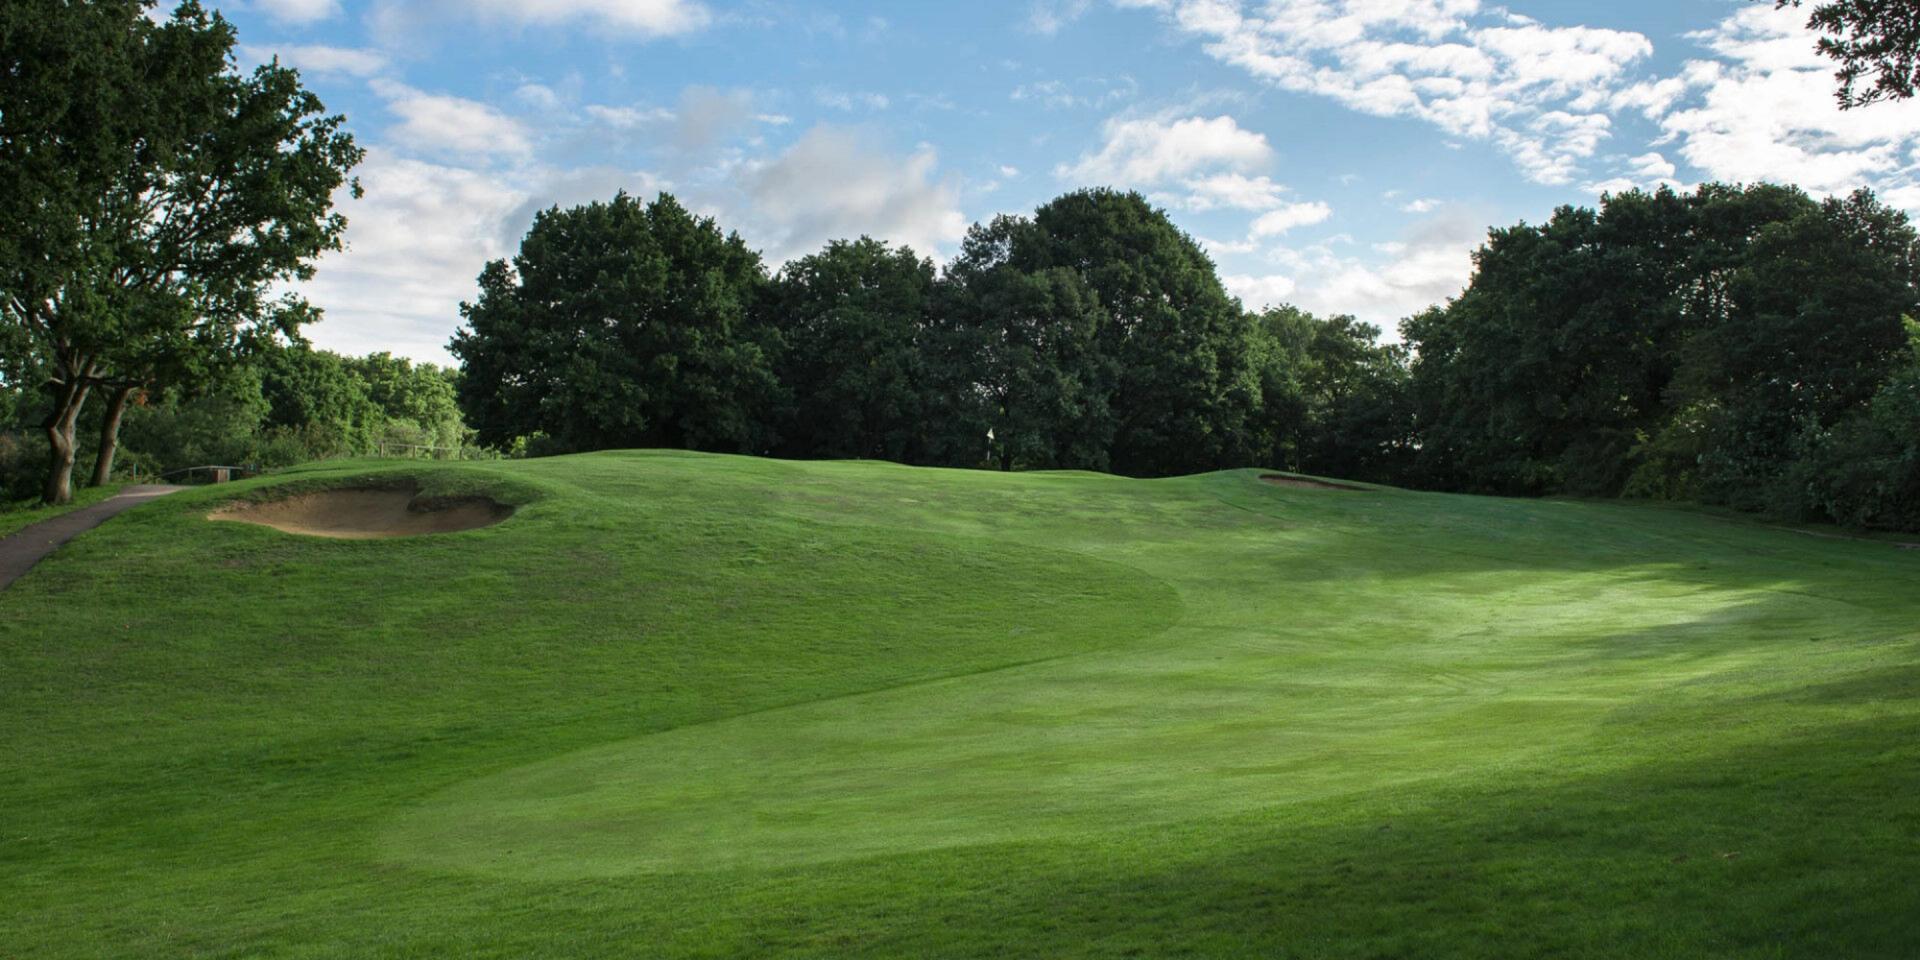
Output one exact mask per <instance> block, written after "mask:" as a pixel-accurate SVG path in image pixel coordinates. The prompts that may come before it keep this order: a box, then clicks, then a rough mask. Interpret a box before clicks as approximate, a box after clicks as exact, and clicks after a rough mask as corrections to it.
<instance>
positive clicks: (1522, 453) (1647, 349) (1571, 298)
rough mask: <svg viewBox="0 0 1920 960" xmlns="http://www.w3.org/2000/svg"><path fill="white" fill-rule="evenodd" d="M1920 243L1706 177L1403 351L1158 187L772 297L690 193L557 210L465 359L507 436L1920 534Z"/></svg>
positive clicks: (1508, 271)
mask: <svg viewBox="0 0 1920 960" xmlns="http://www.w3.org/2000/svg"><path fill="white" fill-rule="evenodd" d="M1914 252H1915V237H1914V231H1913V229H1912V227H1911V226H1910V225H1909V224H1908V223H1907V220H1906V218H1905V217H1904V216H1903V215H1901V214H1899V213H1898V212H1895V211H1893V210H1890V209H1888V208H1887V207H1885V206H1884V205H1882V204H1881V203H1879V202H1878V201H1877V200H1875V199H1874V198H1873V197H1872V196H1871V195H1868V194H1865V193H1861V194H1856V195H1854V196H1852V197H1848V198H1844V199H1832V200H1827V201H1815V200H1813V199H1811V198H1809V197H1808V196H1806V195H1805V194H1804V193H1801V192H1800V191H1798V190H1794V189H1792V188H1787V187H1778V186H1771V185H1757V186H1752V187H1731V186H1724V185H1718V184H1712V185H1707V186H1704V187H1701V188H1699V189H1698V190H1697V191H1695V192H1693V193H1690V194H1679V193H1675V192H1673V191H1670V190H1662V191H1659V192H1655V193H1646V192H1638V191H1635V192H1629V193H1624V194H1620V195H1617V196H1611V197H1608V198H1606V199H1605V200H1604V201H1603V202H1602V204H1601V205H1600V207H1599V208H1598V209H1586V208H1579V207H1566V208H1562V209H1561V210H1559V211H1557V212H1556V213H1555V214H1554V216H1553V217H1552V218H1551V219H1550V220H1549V221H1547V222H1546V223H1544V224H1539V225H1529V224H1519V225H1516V226H1513V227H1510V228H1505V229H1500V230H1495V231H1493V232H1492V233H1491V235H1490V236H1489V237H1488V240H1487V242H1486V244H1485V245H1484V246H1483V247H1482V248H1481V249H1480V250H1479V251H1478V252H1477V253H1476V255H1475V272H1474V277H1473V280H1472V283H1471V285H1470V286H1469V287H1468V289H1467V290H1466V291H1465V292H1464V293H1463V294H1462V295H1461V296H1460V297H1459V298H1457V299H1456V300H1454V301H1452V302H1450V303H1448V304H1446V305H1443V306H1439V307H1435V308H1432V309H1430V310H1428V311H1425V312H1423V313H1421V314H1420V315H1418V316H1415V317H1412V318H1409V319H1408V320H1407V321H1406V322H1405V323H1404V325H1403V328H1402V333H1403V339H1404V342H1403V343H1382V342H1381V340H1380V331H1379V330H1378V329H1376V328H1374V327H1371V326H1368V325H1366V324H1361V323H1358V322H1356V321H1354V320H1353V319H1352V318H1350V317H1344V316H1336V317H1330V318H1320V317H1315V316H1312V315H1310V314H1308V313H1305V312H1303V311H1300V310H1297V309H1294V308H1291V307H1280V308H1275V309H1271V310H1268V311H1266V312H1264V313H1257V314H1256V313H1250V312H1248V311H1246V310H1245V309H1243V308H1242V307H1241V305H1240V304H1239V303H1238V302H1237V301H1235V300H1234V299H1233V298H1232V297H1230V296H1229V295H1228V294H1227V293H1226V292H1225V290H1224V289H1223V288H1222V286H1221V284H1220V281H1219V278H1218V276H1217V275H1216V273H1215V270H1214V267H1213V264H1212V263H1211V262H1210V261H1209V260H1208V258H1207V257H1206V255H1205V254H1204V252H1203V251H1202V250H1201V249H1200V248H1199V246H1198V245H1197V244H1196V243H1195V242H1194V241H1193V239H1192V238H1191V237H1189V236H1187V235H1186V234H1184V233H1182V232H1181V231H1180V230H1179V229H1178V228H1177V227H1175V226H1174V225H1173V224H1172V223H1171V222H1170V221H1169V220H1168V219H1167V217H1166V215H1165V214H1164V212H1162V211H1160V210H1157V209H1155V208H1154V207H1153V206H1152V205H1151V204H1149V203H1148V202H1147V201H1146V200H1144V199H1143V198H1142V197H1140V196H1139V195H1137V194H1132V193H1122V192H1116V191H1111V190H1083V191H1078V192H1074V193H1069V194H1067V195H1065V196H1062V197H1059V198H1057V199H1055V200H1053V201H1052V202H1050V203H1048V204H1046V205H1045V206H1042V207H1041V208H1040V209H1039V210H1037V211H1035V212H1034V214H1033V215H1032V216H1022V217H1005V216H1003V217H998V218H996V219H994V220H993V221H991V222H989V223H985V224H980V225H976V226H975V227H974V228H973V229H972V230H971V231H970V232H969V233H968V234H967V237H966V239H965V240H964V242H963V243H962V245H961V248H960V251H959V254H958V255H957V256H956V257H955V258H954V259H953V260H952V261H951V262H950V263H948V264H947V265H946V266H945V268H944V269H941V270H936V269H935V267H934V265H933V264H932V263H931V262H929V261H928V260H926V259H924V258H922V257H920V256H918V255H917V254H915V253H914V252H913V251H911V250H907V249H902V248H894V247H890V246H888V245H886V244H884V243H880V242H878V241H875V240H871V239H864V238H863V239H860V240H857V241H839V242H834V243H831V244H829V245H828V246H827V247H826V248H825V249H823V250H821V251H819V252H817V253H814V254H812V255H809V256H805V257H801V258H799V259H796V260H794V261H792V262H790V263H788V264H787V265H786V266H785V267H784V268H782V269H781V270H780V271H779V272H778V273H777V274H772V275H769V273H768V271H767V270H766V268H765V267H764V265H763V264H762V263H761V262H760V260H759V258H758V256H757V255H756V254H754V253H753V252H752V251H751V250H749V249H748V248H747V247H746V245H745V244H744V243H743V242H741V240H740V239H739V237H738V236H736V235H730V234H724V233H723V232H722V231H721V229H720V227H719V226H718V225H717V224H716V223H714V222H713V221H712V220H709V219H705V218H701V217H696V216H694V215H693V214H691V213H689V212H687V211H686V210H685V209H684V208H683V207H681V206H680V205H679V204H678V203H676V202H674V200H673V199H672V198H671V197H666V196H662V197H660V198H659V199H657V200H655V201H654V202H653V203H651V204H645V203H642V202H640V201H637V200H635V199H633V198H631V197H627V196H624V195H622V196H619V197H616V198H615V199H614V200H613V201H612V202H610V203H596V204H590V205H587V206H584V207H577V208H574V209H571V210H558V209H556V210H550V211H547V212H546V213H544V214H542V215H541V216H540V217H538V218H537V219H536V221H535V223H534V225H533V227H532V229H531V230H530V231H529V233H528V235H527V238H526V242H525V243H524V244H523V246H522V249H521V252H520V254H519V256H518V257H516V258H515V259H514V260H513V261H511V262H508V261H500V262H496V263H492V264H489V265H488V266H487V268H486V271H485V272H484V273H483V274H482V277H481V295H480V297H479V299H478V300H476V301H475V302H473V303H470V304H466V305H464V307H463V313H464V315H465V317H466V320H467V326H466V328H464V329H463V330H462V331H461V332H460V334H459V335H458V336H457V337H456V338H455V340H454V343H453V347H452V349H453V351H454V353H455V355H456V356H458V357H460V358H461V360H462V362H463V364H464V368H465V373H466V376H465V377H464V378H463V380H462V387H461V404H462V406H463V408H464V409H465V410H466V412H467V415H468V417H469V419H470V421H471V422H472V423H473V424H474V425H475V427H476V428H477V429H478V430H479V433H480V439H481V440H482V441H483V442H485V443H488V444H492V445H496V446H507V445H511V444H531V445H532V446H533V447H534V448H535V449H540V450H546V451H555V452H558V451H570V450H585V449H595V448H599V447H620V446H685V447H693V448H698V449H707V450H719V451H732V452H745V453H761V454H774V455H779V456H789V457H869V458H878V459H887V460H896V461H900V462H906V463H918V464H938V465H947V466H968V467H974V466H978V467H987V466H990V467H996V468H999V469H1089V470H1107V471H1113V472H1117V473H1124V474H1129V475H1135V476H1163V475H1169V474H1178V473H1189V472H1195V471H1201V470H1208V469H1215V468H1219V467H1226V466H1241V465H1245V464H1250V463H1257V464H1264V465H1270V466H1278V467H1285V468H1289V469H1294V470H1301V471H1305V472H1312V473H1320V474H1327V475H1335V476H1345V477H1352V478H1358V479H1369V480H1380V481H1387V482H1396V483H1402V484H1409V485H1417V486H1424V487H1430V488H1437V489H1450V490H1467V491H1479V492H1495V493H1507V494H1524V495H1540V494H1574V495H1591V496H1618V495H1623V494H1624V495H1631V496H1647V497H1662V498H1674V499H1699V500H1706V501H1710V502H1719V503H1726V504H1731V505H1734V506H1738V507H1742V508H1747V509H1765V510H1771V511H1775V512H1778V513H1789V514H1795V515H1802V516H1810V517H1829V518H1833V519H1838V520H1843V521H1845V522H1849V523H1855V524H1861V525H1868V526H1889V527H1905V528H1913V527H1916V526H1920V496H1917V495H1916V493H1917V492H1920V491H1916V489H1915V483H1916V473H1915V470H1916V467H1915V452H1916V446H1920V423H1916V420H1915V418H1914V417H1913V413H1914V409H1915V404H1916V402H1920V401H1916V399H1915V391H1916V389H1920V387H1916V385H1915V384H1916V381H1920V372H1916V365H1915V359H1914V350H1915V347H1914V345H1913V340H1912V336H1913V334H1912V332H1911V330H1912V328H1911V326H1910V323H1909V322H1908V321H1906V320H1905V319H1904V318H1905V317H1908V316H1910V315H1911V314H1913V313H1915V312H1917V311H1916V302H1915V301H1916V273H1915V269H1916V266H1915V258H1914Z"/></svg>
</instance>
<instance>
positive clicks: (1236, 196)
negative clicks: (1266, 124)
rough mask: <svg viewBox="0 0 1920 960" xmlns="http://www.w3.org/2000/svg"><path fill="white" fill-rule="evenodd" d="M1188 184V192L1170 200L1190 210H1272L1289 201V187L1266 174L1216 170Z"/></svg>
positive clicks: (1186, 185)
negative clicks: (1256, 175)
mask: <svg viewBox="0 0 1920 960" xmlns="http://www.w3.org/2000/svg"><path fill="white" fill-rule="evenodd" d="M1184 186H1185V188H1186V190H1187V193H1186V195H1185V196H1184V197H1173V198H1171V199H1170V200H1169V201H1168V202H1170V203H1172V204H1174V205H1177V206H1182V207H1185V208H1187V209H1188V210H1214V209H1219V208H1232V209H1235V210H1271V209H1273V208H1274V207H1278V206H1280V205H1281V204H1284V203H1286V199H1285V197H1284V194H1285V193H1286V192H1287V188H1286V187H1284V186H1281V185H1280V184H1277V183H1274V182H1273V180H1272V179H1271V178H1268V177H1264V176H1262V177H1249V176H1247V175H1246V174H1242V173H1216V174H1212V175H1210V176H1205V177H1196V178H1193V179H1190V180H1187V181H1186V182H1185V183H1184Z"/></svg>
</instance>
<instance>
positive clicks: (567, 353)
mask: <svg viewBox="0 0 1920 960" xmlns="http://www.w3.org/2000/svg"><path fill="white" fill-rule="evenodd" d="M765 283H766V272H765V270H764V268H762V266H761V264H760V257H759V255H758V254H756V253H754V252H753V251H752V250H749V249H748V248H747V246H746V244H745V243H744V242H742V241H741V240H740V237H739V235H738V234H725V235H723V234H722V233H721V232H720V228H719V227H718V226H716V225H715V224H714V222H713V221H712V220H710V219H707V218H703V217H695V216H694V215H693V214H691V213H688V212H687V210H686V208H684V207H682V206H681V205H680V204H679V203H678V202H677V201H675V200H674V199H673V198H672V197H671V196H668V195H666V194H661V195H660V196H659V198H658V199H656V200H655V201H654V202H653V203H651V204H648V205H646V206H642V205H641V204H640V203H639V202H638V201H636V200H634V199H633V198H632V197H629V196H627V195H626V194H625V193H621V194H619V195H617V196H615V197H614V198H613V200H612V202H609V203H591V204H588V205H586V206H580V207H573V208H571V209H567V210H561V209H559V208H553V209H549V210H546V211H544V212H542V213H540V214H539V215H538V216H536V217H535V218H534V221H533V226H532V227H531V228H530V229H528V231H527V235H526V237H525V239H523V240H522V241H521V244H520V253H519V254H518V255H517V256H515V257H514V258H513V261H512V263H508V262H507V261H505V260H496V261H494V262H493V263H489V264H487V266H486V268H485V269H484V270H483V271H482V272H481V274H480V296H479V299H477V300H475V301H473V302H471V303H463V304H461V305H460V313H461V316H463V317H464V318H465V319H466V326H465V327H463V328H462V329H460V330H459V331H458V332H457V333H455V334H454V338H453V342H452V343H451V345H450V346H449V349H450V350H451V351H452V353H453V355H454V356H455V357H457V358H459V359H460V362H461V377H460V388H459V395H460V405H461V408H462V410H463V411H465V413H466V415H467V418H468V422H469V423H470V424H471V425H472V426H473V427H474V429H475V430H477V431H478V435H479V439H480V441H481V442H482V443H485V444H488V445H490V446H505V445H507V444H510V443H512V442H513V441H514V440H515V439H516V438H519V437H525V436H530V435H533V434H536V433H544V434H546V435H547V436H548V437H550V438H551V439H552V441H553V442H554V443H555V445H556V446H557V447H558V448H559V449H563V450H600V449H607V448H612V447H640V446H647V447H677V448H689V449H700V450H749V449H757V445H758V443H759V442H760V441H762V440H763V439H764V438H763V437H762V435H761V434H762V429H761V425H762V423H763V422H764V409H765V407H766V405H767V403H768V400H769V398H770V396H771V392H772V389H773V378H772V374H771V370H770V365H769V360H768V356H767V350H766V344H765V343H763V342H762V339H761V331H760V330H758V329H757V328H756V327H755V326H754V325H753V323H752V316H751V313H750V311H751V310H752V309H753V308H754V307H755V305H756V304H757V303H758V300H759V298H760V297H761V296H762V288H763V287H764V285H765Z"/></svg>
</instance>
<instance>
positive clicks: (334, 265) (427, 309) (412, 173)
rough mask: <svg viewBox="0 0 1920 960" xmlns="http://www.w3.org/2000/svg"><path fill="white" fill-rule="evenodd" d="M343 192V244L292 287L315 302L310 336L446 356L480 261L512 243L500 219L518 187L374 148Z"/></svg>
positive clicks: (517, 199) (340, 345) (357, 349)
mask: <svg viewBox="0 0 1920 960" xmlns="http://www.w3.org/2000/svg"><path fill="white" fill-rule="evenodd" d="M355 173H356V174H357V175H358V176H359V178H360V182H361V184H362V185H363V186H364V187H365V188H366V196H365V197H363V198H361V199H359V200H354V199H351V198H350V197H348V196H347V195H346V194H345V193H344V192H343V193H342V195H341V196H340V197H339V199H338V204H337V206H338V209H339V210H340V211H341V212H343V213H345V214H346V216H347V233H346V243H347V249H346V250H345V251H343V252H338V253H329V254H327V255H326V256H324V257H322V258H321V259H320V262H319V268H318V270H317V272H316V273H315V275H314V278H313V280H311V281H309V282H308V283H306V284H305V285H304V287H303V288H302V292H303V293H305V295H306V296H307V297H308V298H309V299H310V300H311V301H312V302H314V303H315V304H317V305H319V306H321V307H322V308H323V309H324V310H325V311H326V315H325V319H324V320H323V321H322V322H321V323H319V324H316V325H314V326H313V327H310V328H308V330H307V333H308V335H309V336H311V337H312V338H313V339H314V340H315V342H317V343H319V344H320V345H321V346H324V347H327V348H329V349H334V350H340V351H343V352H347V353H354V354H359V353H368V352H371V351H374V350H391V351H393V352H395V353H399V354H403V355H406V356H410V357H414V358H416V359H420V360H431V361H435V362H447V359H448V358H447V356H446V352H445V351H446V342H447V338H448V337H450V336H451V335H452V333H453V330H454V328H455V326H457V325H458V323H459V319H460V314H459V305H460V301H461V300H471V299H473V297H474V296H475V287H474V278H475V277H477V276H479V274H480V267H481V266H482V265H483V264H484V263H486V262H487V261H488V260H492V259H495V258H498V257H503V256H507V255H509V254H510V253H511V252H512V249H513V247H512V245H511V244H512V240H517V238H511V239H510V238H509V237H508V236H507V235H506V229H505V225H506V222H507V220H508V218H509V216H510V214H511V213H512V211H513V210H514V209H515V208H517V207H519V206H520V205H521V204H523V203H524V202H525V201H526V199H527V196H528V195H527V194H526V193H525V192H523V191H522V190H521V189H520V188H518V187H516V186H514V185H513V183H512V182H511V181H510V180H509V179H508V178H505V177H498V176H493V175H489V174H486V173H481V172H477V171H473V170H466V169H461V168H458V167H451V166H443V165H440V164H434V163H427V162H423V161H420V160H410V159H407V158H404V157H400V156H397V155H395V154H394V153H392V152H391V151H389V150H385V149H382V148H379V147H375V148H373V149H371V150H369V151H368V153H367V159H366V162H365V163H363V164H361V165H360V167H359V169H357V170H356V171H355Z"/></svg>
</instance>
